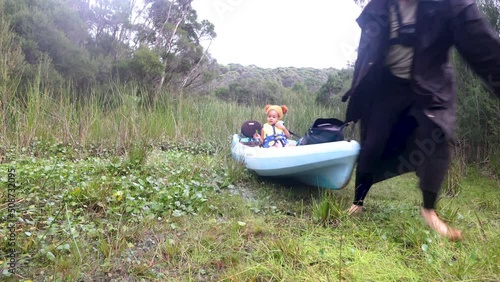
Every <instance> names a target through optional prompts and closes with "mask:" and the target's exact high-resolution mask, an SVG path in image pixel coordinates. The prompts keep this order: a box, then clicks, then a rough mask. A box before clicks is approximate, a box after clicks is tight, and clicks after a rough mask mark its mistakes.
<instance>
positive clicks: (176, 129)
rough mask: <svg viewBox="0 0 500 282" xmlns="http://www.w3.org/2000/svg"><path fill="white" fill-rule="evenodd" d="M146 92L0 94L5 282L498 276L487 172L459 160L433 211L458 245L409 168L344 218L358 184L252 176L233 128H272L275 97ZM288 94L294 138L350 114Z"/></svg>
mask: <svg viewBox="0 0 500 282" xmlns="http://www.w3.org/2000/svg"><path fill="white" fill-rule="evenodd" d="M136 90H137V89H132V90H131V89H128V88H126V87H124V86H119V85H118V86H115V88H114V89H112V92H111V93H107V94H109V95H111V96H112V97H114V100H112V102H113V103H108V102H109V101H108V102H103V100H102V97H101V96H100V95H102V94H101V93H98V92H97V90H96V92H95V93H93V94H92V96H91V97H89V99H88V100H86V101H85V102H84V103H83V104H77V103H74V102H72V101H71V99H67V98H61V97H70V96H71V93H70V90H64V89H63V90H62V91H63V92H64V91H67V93H63V94H67V95H60V96H57V97H59V98H57V97H56V96H55V95H52V94H51V93H48V92H47V90H43V89H42V88H41V87H37V86H36V85H34V86H33V87H32V89H30V91H28V93H27V97H26V100H22V99H18V98H15V97H11V98H10V99H8V100H5V101H2V102H3V103H4V104H3V110H4V112H2V119H0V123H1V124H0V125H2V127H1V129H0V142H1V147H2V148H0V149H1V150H0V154H1V155H0V159H1V161H0V195H1V198H2V202H0V217H1V221H0V250H1V252H0V268H1V269H0V280H7V281H9V280H10V281H18V280H20V281H29V280H32V281H108V280H114V281H141V280H144V281H498V280H500V269H499V264H498V261H500V258H499V255H500V251H499V250H500V243H499V242H500V240H499V239H500V238H499V237H500V235H499V234H500V207H499V205H498V202H499V200H500V199H499V197H500V196H499V194H498V190H499V188H500V186H499V185H500V183H499V181H498V177H497V175H495V174H494V173H493V174H491V170H487V169H485V168H484V167H481V168H470V167H469V168H468V170H466V171H463V170H464V169H463V167H462V166H457V167H456V170H453V173H452V175H451V176H450V179H449V182H448V183H446V184H445V185H447V187H448V188H449V189H448V190H447V193H443V196H442V198H441V199H440V201H439V203H438V205H439V209H438V211H439V213H440V214H441V216H442V217H443V218H444V219H445V220H447V221H449V222H450V224H451V225H453V226H456V227H458V228H460V229H461V230H462V231H463V234H464V237H465V238H464V240H463V241H461V242H455V243H453V242H449V241H447V240H445V239H444V238H441V237H439V236H437V235H436V234H435V233H434V232H432V231H430V230H429V229H428V228H427V227H426V226H425V224H424V222H423V220H422V219H421V217H420V212H419V206H420V202H421V199H420V192H419V190H418V189H417V188H416V187H417V186H416V184H417V179H416V177H415V176H414V175H410V174H408V175H404V176H401V177H398V178H394V179H391V180H389V181H385V182H383V183H380V184H377V185H375V186H374V187H373V188H372V190H371V191H370V195H369V196H368V198H367V203H366V212H365V213H363V214H361V215H360V216H355V217H350V216H348V215H347V213H346V210H347V208H348V207H349V206H350V202H351V197H352V193H353V187H352V183H351V184H350V185H349V186H348V187H346V188H345V189H343V190H340V191H325V190H318V189H315V188H312V187H306V186H302V185H296V184H293V183H289V182H283V181H281V182H277V181H275V180H272V179H265V178H259V177H257V176H255V175H254V174H252V173H251V172H249V171H247V170H245V169H244V168H243V167H242V165H241V164H238V163H236V162H235V161H234V160H232V158H231V156H230V152H229V142H230V137H231V135H232V134H234V133H236V132H239V130H240V126H241V124H242V123H243V121H245V120H249V119H257V120H262V121H264V113H263V107H264V105H265V104H266V103H265V101H262V105H255V106H243V105H236V104H231V103H222V102H220V101H217V100H216V99H213V98H210V97H201V98H200V99H201V100H194V99H192V98H191V97H189V96H186V97H179V96H175V95H172V96H168V97H164V98H163V99H162V100H160V101H158V102H157V103H156V104H154V105H153V107H152V108H148V107H145V106H144V105H143V103H142V102H141V95H139V96H137V97H136V96H131V95H128V94H127V93H136V92H137V91H136ZM283 97H284V100H283V102H282V104H286V105H287V106H288V107H289V109H290V113H289V114H287V116H286V118H285V119H286V122H287V125H288V127H289V128H290V129H291V130H292V131H294V132H296V133H298V134H303V133H304V132H305V130H306V129H307V127H308V126H309V125H310V124H311V123H312V122H313V121H314V119H315V118H318V117H338V118H342V116H343V111H344V109H343V108H342V107H343V105H341V104H339V105H337V106H335V107H332V108H325V107H320V106H318V105H315V104H314V99H312V98H311V97H308V96H305V95H304V96H300V95H295V94H294V93H286V95H284V96H283ZM492 161H497V160H496V159H494V160H493V159H492ZM9 169H10V170H12V169H15V175H13V174H11V175H10V176H9V174H8V173H9ZM9 177H10V178H11V179H14V180H15V183H16V184H17V187H16V188H17V189H16V191H15V195H14V196H13V198H15V210H14V211H9V209H8V208H9V207H8V198H10V197H11V196H9V195H8V193H7V192H8V191H7V185H8V181H9ZM14 222H15V223H16V225H15V229H12V231H11V230H9V229H8V224H9V223H14ZM11 237H13V238H15V243H16V245H15V248H16V251H17V252H16V259H17V262H16V270H17V274H15V275H9V272H8V270H9V268H8V262H9V258H8V257H7V256H8V255H9V252H8V250H9V242H10V241H9V239H8V238H11Z"/></svg>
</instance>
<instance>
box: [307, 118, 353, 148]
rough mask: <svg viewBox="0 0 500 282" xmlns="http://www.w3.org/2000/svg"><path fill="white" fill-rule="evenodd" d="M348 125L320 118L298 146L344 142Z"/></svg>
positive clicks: (333, 119) (339, 121) (335, 120)
mask: <svg viewBox="0 0 500 282" xmlns="http://www.w3.org/2000/svg"><path fill="white" fill-rule="evenodd" d="M347 125H348V123H344V122H343V121H341V120H338V119H335V118H318V119H316V120H315V121H314V123H313V125H312V126H311V127H310V128H309V130H307V133H306V134H305V135H304V137H302V138H300V140H299V142H298V145H311V144H320V143H327V142H336V141H343V140H344V129H345V127H346V126H347Z"/></svg>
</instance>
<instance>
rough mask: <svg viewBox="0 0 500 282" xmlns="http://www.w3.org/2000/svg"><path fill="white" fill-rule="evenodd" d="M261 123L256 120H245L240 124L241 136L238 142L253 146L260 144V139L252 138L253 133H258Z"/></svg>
mask: <svg viewBox="0 0 500 282" xmlns="http://www.w3.org/2000/svg"><path fill="white" fill-rule="evenodd" d="M261 129H262V125H261V124H260V123H259V122H258V121H256V120H247V121H245V122H244V123H243V124H242V125H241V138H240V143H242V144H244V145H247V146H250V147H255V146H259V145H260V140H257V139H254V138H253V135H254V134H255V133H259V134H260V131H261Z"/></svg>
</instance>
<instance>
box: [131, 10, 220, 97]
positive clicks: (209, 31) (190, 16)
mask: <svg viewBox="0 0 500 282" xmlns="http://www.w3.org/2000/svg"><path fill="white" fill-rule="evenodd" d="M145 2H146V4H147V18H146V21H145V23H144V24H142V25H141V26H140V29H139V32H138V35H137V39H136V40H137V42H138V43H140V44H141V45H147V46H150V47H151V48H152V49H153V50H154V51H155V52H156V53H157V54H158V55H159V57H160V58H161V61H162V64H163V69H164V71H163V72H162V75H161V79H160V82H159V84H158V92H159V91H160V90H161V89H162V88H163V87H164V85H165V84H167V85H168V84H169V83H171V82H174V81H176V79H178V80H177V81H176V82H177V84H180V85H181V86H182V84H183V83H182V82H183V81H184V80H183V79H182V78H184V76H185V75H188V74H189V73H190V71H191V69H192V68H193V67H196V66H198V65H199V62H200V60H202V59H204V52H203V47H201V45H200V40H201V39H203V38H208V39H210V38H214V37H215V36H216V34H215V31H214V26H213V25H212V24H211V23H210V22H208V21H202V22H198V21H197V14H196V11H195V10H194V9H193V8H192V6H191V2H192V0H166V1H165V0H146V1H145ZM179 77H182V78H180V79H179Z"/></svg>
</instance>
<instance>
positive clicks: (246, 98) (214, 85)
mask: <svg viewBox="0 0 500 282" xmlns="http://www.w3.org/2000/svg"><path fill="white" fill-rule="evenodd" d="M338 72H339V70H337V69H334V68H328V69H315V68H296V67H281V68H274V69H270V68H261V67H257V66H255V65H250V66H242V65H239V64H229V65H218V66H217V70H216V74H215V77H214V79H213V80H211V81H210V82H208V83H207V84H205V85H204V86H203V92H205V93H207V94H208V93H210V94H212V93H215V95H217V96H218V97H219V98H221V99H223V100H230V101H236V102H238V103H245V104H247V103H253V102H254V101H259V102H261V101H268V102H269V103H272V102H274V101H278V100H280V97H281V95H282V94H283V93H284V92H286V91H295V92H300V93H304V94H314V95H315V94H317V93H318V91H320V89H321V87H322V86H323V85H324V84H325V83H326V82H327V81H328V77H329V76H332V75H335V74H336V73H338Z"/></svg>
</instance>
